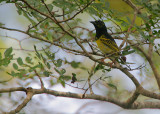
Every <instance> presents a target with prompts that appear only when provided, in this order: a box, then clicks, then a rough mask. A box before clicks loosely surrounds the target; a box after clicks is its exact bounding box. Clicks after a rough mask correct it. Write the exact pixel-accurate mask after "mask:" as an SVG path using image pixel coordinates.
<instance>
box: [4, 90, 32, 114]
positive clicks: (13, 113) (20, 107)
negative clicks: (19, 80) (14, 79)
mask: <svg viewBox="0 0 160 114" xmlns="http://www.w3.org/2000/svg"><path fill="white" fill-rule="evenodd" d="M26 93H27V97H26V98H25V99H24V100H23V102H22V103H21V104H20V105H19V106H17V108H16V109H14V110H11V111H10V112H6V113H4V114H15V113H18V112H20V111H21V110H22V108H24V107H25V106H26V105H27V103H28V102H29V101H30V100H31V99H32V96H33V95H34V93H33V92H32V88H27V92H26Z"/></svg>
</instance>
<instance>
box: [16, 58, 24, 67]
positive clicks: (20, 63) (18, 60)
mask: <svg viewBox="0 0 160 114" xmlns="http://www.w3.org/2000/svg"><path fill="white" fill-rule="evenodd" d="M17 63H18V64H19V65H20V66H21V65H23V64H24V63H23V61H22V58H21V57H18V59H17Z"/></svg>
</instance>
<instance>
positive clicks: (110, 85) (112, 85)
mask: <svg viewBox="0 0 160 114" xmlns="http://www.w3.org/2000/svg"><path fill="white" fill-rule="evenodd" d="M107 85H108V86H109V87H112V88H114V89H115V90H117V87H116V86H115V85H114V84H112V83H107Z"/></svg>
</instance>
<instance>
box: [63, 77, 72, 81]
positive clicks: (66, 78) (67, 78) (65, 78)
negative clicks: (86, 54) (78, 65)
mask: <svg viewBox="0 0 160 114" xmlns="http://www.w3.org/2000/svg"><path fill="white" fill-rule="evenodd" d="M63 79H64V80H66V81H68V80H70V79H71V76H64V77H63Z"/></svg>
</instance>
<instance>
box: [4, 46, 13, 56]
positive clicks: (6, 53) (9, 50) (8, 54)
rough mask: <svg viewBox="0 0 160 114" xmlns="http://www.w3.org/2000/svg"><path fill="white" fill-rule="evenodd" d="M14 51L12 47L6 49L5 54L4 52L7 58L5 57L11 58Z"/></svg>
mask: <svg viewBox="0 0 160 114" xmlns="http://www.w3.org/2000/svg"><path fill="white" fill-rule="evenodd" d="M12 51H13V49H12V47H10V48H8V49H6V50H5V52H4V56H5V57H8V56H10V55H11V53H12Z"/></svg>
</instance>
